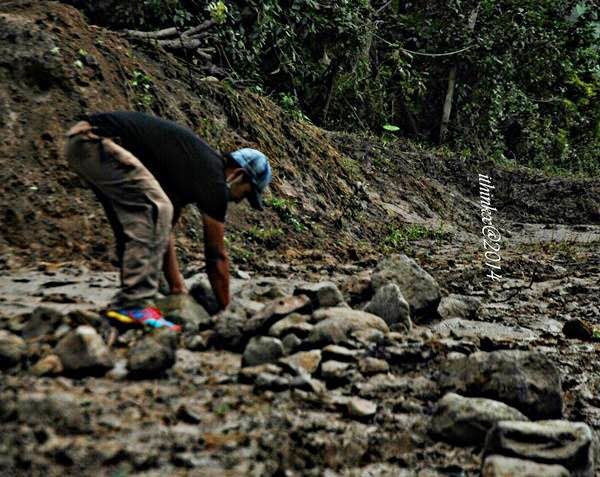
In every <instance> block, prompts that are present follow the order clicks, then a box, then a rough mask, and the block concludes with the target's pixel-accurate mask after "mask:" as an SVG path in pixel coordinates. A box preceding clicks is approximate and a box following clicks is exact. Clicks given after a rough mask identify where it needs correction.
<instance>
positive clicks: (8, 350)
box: [0, 330, 27, 369]
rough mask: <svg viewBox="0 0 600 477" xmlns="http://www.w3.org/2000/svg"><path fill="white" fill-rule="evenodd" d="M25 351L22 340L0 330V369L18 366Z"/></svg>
mask: <svg viewBox="0 0 600 477" xmlns="http://www.w3.org/2000/svg"><path fill="white" fill-rule="evenodd" d="M26 351H27V345H26V344H25V341H23V338H21V337H19V336H17V335H15V334H13V333H10V332H8V331H6V330H0V369H7V368H10V367H12V366H15V365H16V364H19V363H20V362H21V358H22V357H23V355H24V354H25V352H26Z"/></svg>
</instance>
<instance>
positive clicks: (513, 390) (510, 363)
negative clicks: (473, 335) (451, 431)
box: [439, 350, 562, 419]
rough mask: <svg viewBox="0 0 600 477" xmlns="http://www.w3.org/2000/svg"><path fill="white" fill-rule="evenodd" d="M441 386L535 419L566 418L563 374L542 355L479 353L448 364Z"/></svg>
mask: <svg viewBox="0 0 600 477" xmlns="http://www.w3.org/2000/svg"><path fill="white" fill-rule="evenodd" d="M439 385H440V387H441V388H442V389H443V390H452V391H455V392H457V393H460V394H462V395H464V396H473V397H486V398H489V399H495V400H498V401H502V402H504V403H506V404H508V405H510V406H512V407H515V408H517V409H518V410H519V411H521V412H523V413H524V414H525V415H527V416H528V417H530V418H532V419H544V418H546V419H547V418H553V417H560V416H561V415H562V387H561V379H560V374H559V371H558V369H557V367H556V366H555V365H554V363H552V361H551V360H550V358H549V357H548V356H547V355H544V354H542V353H536V352H530V351H519V350H502V351H494V352H491V353H485V352H477V353H473V354H471V355H469V356H467V357H465V358H458V359H454V360H450V361H446V362H445V363H444V364H443V366H442V373H441V375H440V379H439Z"/></svg>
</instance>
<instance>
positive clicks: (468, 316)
mask: <svg viewBox="0 0 600 477" xmlns="http://www.w3.org/2000/svg"><path fill="white" fill-rule="evenodd" d="M480 308H481V300H479V298H476V297H473V296H467V295H455V294H452V295H449V296H446V297H444V298H442V300H441V301H440V305H439V306H438V309H437V311H438V314H439V315H440V316H441V317H442V318H444V319H450V318H462V319H464V320H474V319H476V318H477V316H478V314H479V309H480Z"/></svg>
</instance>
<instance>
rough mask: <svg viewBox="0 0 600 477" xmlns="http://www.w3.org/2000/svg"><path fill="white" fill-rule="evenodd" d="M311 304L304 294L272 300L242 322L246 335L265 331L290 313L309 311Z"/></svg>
mask: <svg viewBox="0 0 600 477" xmlns="http://www.w3.org/2000/svg"><path fill="white" fill-rule="evenodd" d="M311 310H312V305H311V301H310V298H308V297H307V296H306V295H297V296H288V297H284V298H278V299H276V300H273V301H271V302H269V303H267V305H266V306H265V307H264V308H263V309H262V310H260V311H259V312H258V313H256V314H255V315H254V316H253V317H252V318H250V319H249V320H247V321H246V323H245V324H244V332H245V334H247V335H256V334H259V333H261V332H263V331H265V332H266V331H267V330H268V329H269V328H270V327H271V326H273V325H274V324H275V323H277V322H278V321H279V320H281V319H283V318H285V317H286V316H287V315H290V314H292V313H310V311H311Z"/></svg>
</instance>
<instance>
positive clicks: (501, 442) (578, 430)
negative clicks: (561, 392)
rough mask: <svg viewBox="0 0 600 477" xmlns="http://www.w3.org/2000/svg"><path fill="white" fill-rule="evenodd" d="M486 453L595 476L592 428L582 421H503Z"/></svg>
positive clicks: (580, 476) (578, 476)
mask: <svg viewBox="0 0 600 477" xmlns="http://www.w3.org/2000/svg"><path fill="white" fill-rule="evenodd" d="M483 454H484V457H485V456H488V455H493V454H500V455H505V456H509V457H518V458H521V459H525V460H533V461H536V462H540V463H544V464H557V465H562V466H563V467H565V468H566V469H567V470H569V472H571V475H573V476H574V477H593V475H594V456H593V436H592V431H591V429H590V428H589V427H588V426H587V424H585V423H583V422H569V421H559V420H550V421H538V422H521V421H500V422H498V423H496V425H495V426H494V427H493V428H492V430H490V432H489V433H488V435H487V438H486V441H485V448H484V453H483ZM542 475H545V474H542Z"/></svg>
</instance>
